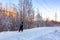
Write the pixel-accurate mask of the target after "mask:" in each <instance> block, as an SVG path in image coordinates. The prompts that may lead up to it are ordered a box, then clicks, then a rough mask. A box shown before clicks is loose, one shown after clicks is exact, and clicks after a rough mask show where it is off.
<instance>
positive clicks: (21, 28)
mask: <svg viewBox="0 0 60 40" xmlns="http://www.w3.org/2000/svg"><path fill="white" fill-rule="evenodd" d="M20 31H22V32H23V22H21V23H20V28H19V32H20Z"/></svg>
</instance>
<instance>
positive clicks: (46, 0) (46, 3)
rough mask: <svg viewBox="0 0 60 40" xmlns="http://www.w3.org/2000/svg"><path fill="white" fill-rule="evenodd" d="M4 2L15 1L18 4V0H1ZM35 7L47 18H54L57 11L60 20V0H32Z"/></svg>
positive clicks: (0, 0)
mask: <svg viewBox="0 0 60 40" xmlns="http://www.w3.org/2000/svg"><path fill="white" fill-rule="evenodd" d="M0 2H2V3H3V4H6V2H7V3H10V2H11V3H14V4H16V5H17V4H18V0H0ZM32 2H33V7H34V9H35V11H37V10H39V12H40V14H41V15H42V16H43V18H44V19H45V18H46V17H47V18H50V19H54V16H55V12H56V13H57V16H58V18H57V19H58V21H59V20H60V0H32Z"/></svg>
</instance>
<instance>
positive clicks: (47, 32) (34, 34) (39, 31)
mask: <svg viewBox="0 0 60 40" xmlns="http://www.w3.org/2000/svg"><path fill="white" fill-rule="evenodd" d="M0 40H60V27H40V28H34V29H27V30H24V31H23V32H18V31H11V32H1V33H0Z"/></svg>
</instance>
